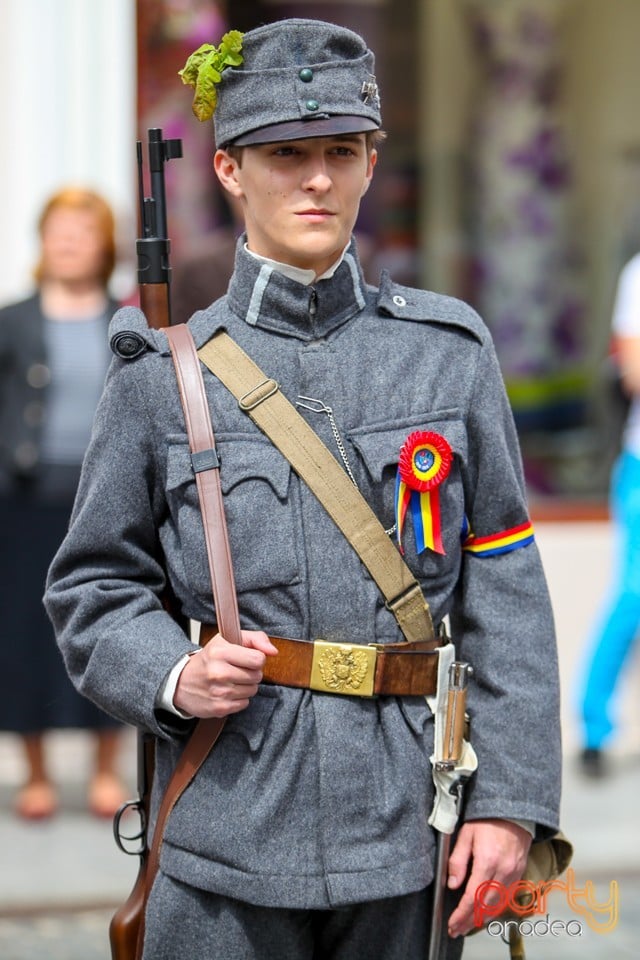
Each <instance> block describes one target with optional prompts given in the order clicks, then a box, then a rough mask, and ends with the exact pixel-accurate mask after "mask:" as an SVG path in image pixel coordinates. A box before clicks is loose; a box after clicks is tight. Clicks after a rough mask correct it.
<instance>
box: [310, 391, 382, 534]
mask: <svg viewBox="0 0 640 960" xmlns="http://www.w3.org/2000/svg"><path fill="white" fill-rule="evenodd" d="M296 406H297V407H303V408H304V409H305V410H311V412H312V413H326V415H327V417H328V418H329V423H330V425H331V431H332V433H333V436H334V439H335V441H336V446H337V448H338V452H339V453H340V457H341V458H342V462H343V463H344V467H345V470H346V471H347V474H348V476H349V479H350V480H351V482H352V483H353V485H354V487H355V488H356V490H357V491H358V492H360V487H359V486H358V483H357V481H356V478H355V477H354V475H353V470H352V469H351V464H350V463H349V457H348V456H347V451H346V448H345V445H344V443H343V441H342V437H341V435H340V431H339V430H338V424H337V423H336V418H335V417H334V415H333V408H332V407H329V406H327V404H326V403H324V402H323V401H322V400H316V399H315V398H314V397H303V396H299V397H298V399H297V400H296ZM395 532H396V525H395V523H394V525H393V526H392V527H389V529H388V530H385V533H386V534H388V536H391V535H392V534H393V533H395Z"/></svg>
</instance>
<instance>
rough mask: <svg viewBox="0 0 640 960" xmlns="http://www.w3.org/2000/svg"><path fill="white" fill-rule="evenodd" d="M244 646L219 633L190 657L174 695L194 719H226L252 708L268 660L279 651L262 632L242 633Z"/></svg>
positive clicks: (183, 709)
mask: <svg viewBox="0 0 640 960" xmlns="http://www.w3.org/2000/svg"><path fill="white" fill-rule="evenodd" d="M241 635H242V646H240V645H239V644H237V643H229V642H228V641H227V640H225V639H224V637H222V636H221V635H220V634H219V633H217V634H216V635H215V637H213V638H212V639H211V640H210V641H209V643H208V644H207V645H206V646H205V647H203V648H202V650H199V651H198V652H197V653H195V654H193V656H190V657H189V659H188V661H187V663H186V664H185V666H184V669H183V670H182V673H181V674H180V677H179V679H178V684H177V686H176V691H175V694H174V696H173V702H174V705H175V706H176V707H177V708H178V710H182V711H183V712H184V713H186V714H189V715H190V716H192V717H226V716H229V714H232V713H239V712H240V711H241V710H244V709H245V707H247V706H248V705H249V700H250V699H251V697H253V696H255V694H256V693H257V691H258V684H259V683H260V681H261V680H262V671H263V669H264V664H265V659H266V657H268V656H273V655H274V654H277V652H278V650H277V648H276V647H274V645H273V644H272V643H271V641H270V640H269V637H268V636H267V635H266V633H263V632H262V631H261V630H242V631H241Z"/></svg>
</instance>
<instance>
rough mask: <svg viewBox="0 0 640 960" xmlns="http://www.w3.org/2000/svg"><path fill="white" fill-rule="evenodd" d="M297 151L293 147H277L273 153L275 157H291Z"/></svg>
mask: <svg viewBox="0 0 640 960" xmlns="http://www.w3.org/2000/svg"><path fill="white" fill-rule="evenodd" d="M297 152H298V151H297V150H296V149H295V147H278V149H277V150H276V151H275V155H276V156H277V157H292V156H293V155H294V154H296V153H297Z"/></svg>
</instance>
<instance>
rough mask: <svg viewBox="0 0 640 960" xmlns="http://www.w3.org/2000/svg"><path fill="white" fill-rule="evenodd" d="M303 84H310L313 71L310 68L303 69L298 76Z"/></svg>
mask: <svg viewBox="0 0 640 960" xmlns="http://www.w3.org/2000/svg"><path fill="white" fill-rule="evenodd" d="M298 76H299V77H300V79H301V80H302V82H303V83H311V81H312V80H313V70H311V68H310V67H303V68H302V70H301V71H300V73H299V74H298Z"/></svg>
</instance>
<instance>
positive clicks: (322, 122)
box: [233, 117, 379, 147]
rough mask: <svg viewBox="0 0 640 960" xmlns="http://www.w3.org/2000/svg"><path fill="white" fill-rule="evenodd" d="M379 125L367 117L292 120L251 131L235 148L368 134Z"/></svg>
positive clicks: (241, 138) (236, 143)
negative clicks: (342, 135)
mask: <svg viewBox="0 0 640 960" xmlns="http://www.w3.org/2000/svg"><path fill="white" fill-rule="evenodd" d="M378 128H379V125H378V124H377V123H376V122H375V121H374V120H369V119H368V118H367V117H316V118H315V119H314V120H291V121H289V122H288V123H273V124H271V125H270V126H268V127H260V128H259V129H258V130H251V131H250V132H249V133H245V134H244V135H243V136H240V137H237V138H236V139H235V140H234V141H233V146H234V147H248V146H251V145H252V144H259V143H281V142H282V141H283V140H306V139H307V138H308V137H335V136H340V134H343V133H345V134H346V133H368V132H369V131H370V130H377V129H378Z"/></svg>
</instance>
